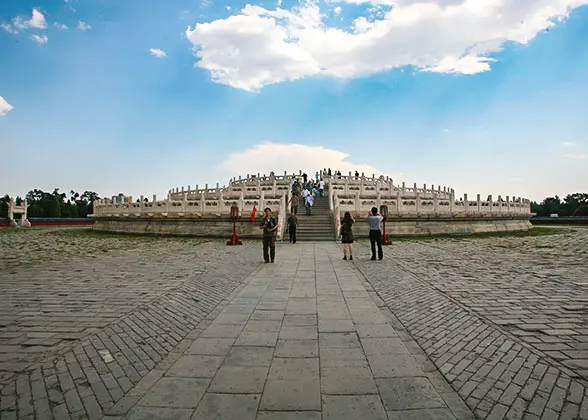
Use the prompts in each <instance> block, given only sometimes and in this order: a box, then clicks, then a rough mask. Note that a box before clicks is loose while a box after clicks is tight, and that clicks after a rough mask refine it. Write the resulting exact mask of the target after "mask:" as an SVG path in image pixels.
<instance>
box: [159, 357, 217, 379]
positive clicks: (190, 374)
mask: <svg viewBox="0 0 588 420" xmlns="http://www.w3.org/2000/svg"><path fill="white" fill-rule="evenodd" d="M223 360H224V357H222V356H204V355H192V354H187V355H185V356H182V357H180V358H179V359H178V361H177V362H176V363H175V364H174V365H173V366H172V367H171V368H170V369H169V370H168V371H167V373H166V375H168V376H181V377H187V378H212V377H213V376H214V375H216V372H217V371H218V369H219V368H220V365H221V364H222V363H223Z"/></svg>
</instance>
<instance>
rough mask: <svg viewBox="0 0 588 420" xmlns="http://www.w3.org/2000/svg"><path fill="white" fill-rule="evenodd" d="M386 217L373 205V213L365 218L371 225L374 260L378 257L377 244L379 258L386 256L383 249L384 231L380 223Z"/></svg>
mask: <svg viewBox="0 0 588 420" xmlns="http://www.w3.org/2000/svg"><path fill="white" fill-rule="evenodd" d="M383 219H384V218H383V217H382V215H381V214H380V213H379V212H378V208H377V207H372V211H371V213H368V215H367V216H366V218H365V221H366V222H367V223H368V224H369V225H370V244H371V246H372V258H370V259H371V260H372V261H373V260H375V259H376V244H377V245H378V259H379V260H381V259H382V258H384V251H383V250H382V231H381V230H380V223H381V222H382V220H383Z"/></svg>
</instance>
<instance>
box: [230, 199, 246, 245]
mask: <svg viewBox="0 0 588 420" xmlns="http://www.w3.org/2000/svg"><path fill="white" fill-rule="evenodd" d="M231 217H232V218H233V236H231V239H229V241H228V242H227V245H243V242H241V241H240V240H239V238H237V228H236V224H237V218H238V217H239V207H238V206H231Z"/></svg>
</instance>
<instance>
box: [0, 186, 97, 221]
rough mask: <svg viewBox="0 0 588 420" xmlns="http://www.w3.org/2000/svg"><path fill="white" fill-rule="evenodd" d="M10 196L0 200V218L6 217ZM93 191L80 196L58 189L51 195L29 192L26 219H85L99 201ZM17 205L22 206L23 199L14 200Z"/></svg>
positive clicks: (43, 192)
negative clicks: (93, 205) (95, 202)
mask: <svg viewBox="0 0 588 420" xmlns="http://www.w3.org/2000/svg"><path fill="white" fill-rule="evenodd" d="M10 198H11V197H10V196H9V195H8V194H6V195H5V196H4V197H2V198H0V217H8V203H9V202H10ZM99 198H100V197H98V194H96V193H95V192H93V191H84V192H83V193H82V194H79V193H77V192H76V191H73V190H71V191H70V192H69V197H68V194H66V193H61V192H59V188H56V189H54V190H53V192H52V193H49V192H45V191H42V190H37V189H35V190H32V191H29V192H28V194H27V196H26V199H27V204H28V214H27V216H28V217H87V216H88V214H92V204H93V203H94V201H95V200H97V199H99ZM14 201H15V202H16V204H17V205H20V204H22V202H23V198H22V197H16V198H15V199H14Z"/></svg>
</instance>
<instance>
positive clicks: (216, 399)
mask: <svg viewBox="0 0 588 420" xmlns="http://www.w3.org/2000/svg"><path fill="white" fill-rule="evenodd" d="M259 397H260V395H256V394H249V395H238V394H212V393H208V394H206V396H205V397H204V398H203V399H202V401H201V403H200V404H199V405H198V408H197V409H196V411H195V412H194V415H193V416H192V417H191V418H190V420H237V419H238V420H255V419H256V417H257V407H258V405H259Z"/></svg>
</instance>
